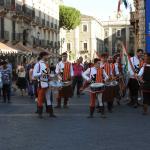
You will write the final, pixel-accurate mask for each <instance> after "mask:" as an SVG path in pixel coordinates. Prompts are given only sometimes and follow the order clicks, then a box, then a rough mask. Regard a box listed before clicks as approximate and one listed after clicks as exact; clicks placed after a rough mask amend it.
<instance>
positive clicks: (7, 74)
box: [2, 70, 10, 84]
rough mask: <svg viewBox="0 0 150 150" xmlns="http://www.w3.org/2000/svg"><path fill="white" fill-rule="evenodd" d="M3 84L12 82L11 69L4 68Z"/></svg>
mask: <svg viewBox="0 0 150 150" xmlns="http://www.w3.org/2000/svg"><path fill="white" fill-rule="evenodd" d="M2 79H3V84H10V72H9V70H4V71H3V74H2Z"/></svg>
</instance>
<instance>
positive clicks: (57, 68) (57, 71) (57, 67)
mask: <svg viewBox="0 0 150 150" xmlns="http://www.w3.org/2000/svg"><path fill="white" fill-rule="evenodd" d="M59 70H60V69H59V63H58V64H57V65H56V69H55V72H56V74H59V73H60V71H59Z"/></svg>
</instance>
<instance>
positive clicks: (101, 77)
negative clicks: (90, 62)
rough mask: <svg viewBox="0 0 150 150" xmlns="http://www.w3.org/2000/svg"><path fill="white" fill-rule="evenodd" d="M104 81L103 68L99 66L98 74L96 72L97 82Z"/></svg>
mask: <svg viewBox="0 0 150 150" xmlns="http://www.w3.org/2000/svg"><path fill="white" fill-rule="evenodd" d="M100 82H103V69H102V68H98V69H97V74H96V83H100Z"/></svg>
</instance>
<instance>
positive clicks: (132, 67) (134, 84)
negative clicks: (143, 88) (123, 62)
mask: <svg viewBox="0 0 150 150" xmlns="http://www.w3.org/2000/svg"><path fill="white" fill-rule="evenodd" d="M142 55H143V50H142V49H138V50H137V52H136V55H135V56H133V57H131V58H130V62H131V64H129V67H128V69H129V75H130V79H129V83H128V87H129V92H130V98H131V101H130V102H129V103H128V105H131V106H134V108H137V107H138V91H139V81H138V79H137V75H138V73H139V71H140V59H141V58H142Z"/></svg>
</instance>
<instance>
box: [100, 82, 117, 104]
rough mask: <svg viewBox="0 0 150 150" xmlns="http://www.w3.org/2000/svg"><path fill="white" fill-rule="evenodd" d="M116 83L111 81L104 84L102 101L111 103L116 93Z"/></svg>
mask: <svg viewBox="0 0 150 150" xmlns="http://www.w3.org/2000/svg"><path fill="white" fill-rule="evenodd" d="M117 87H118V82H117V81H111V82H108V83H106V88H105V91H104V92H103V101H107V102H112V101H113V100H114V98H115V96H116V93H117Z"/></svg>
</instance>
